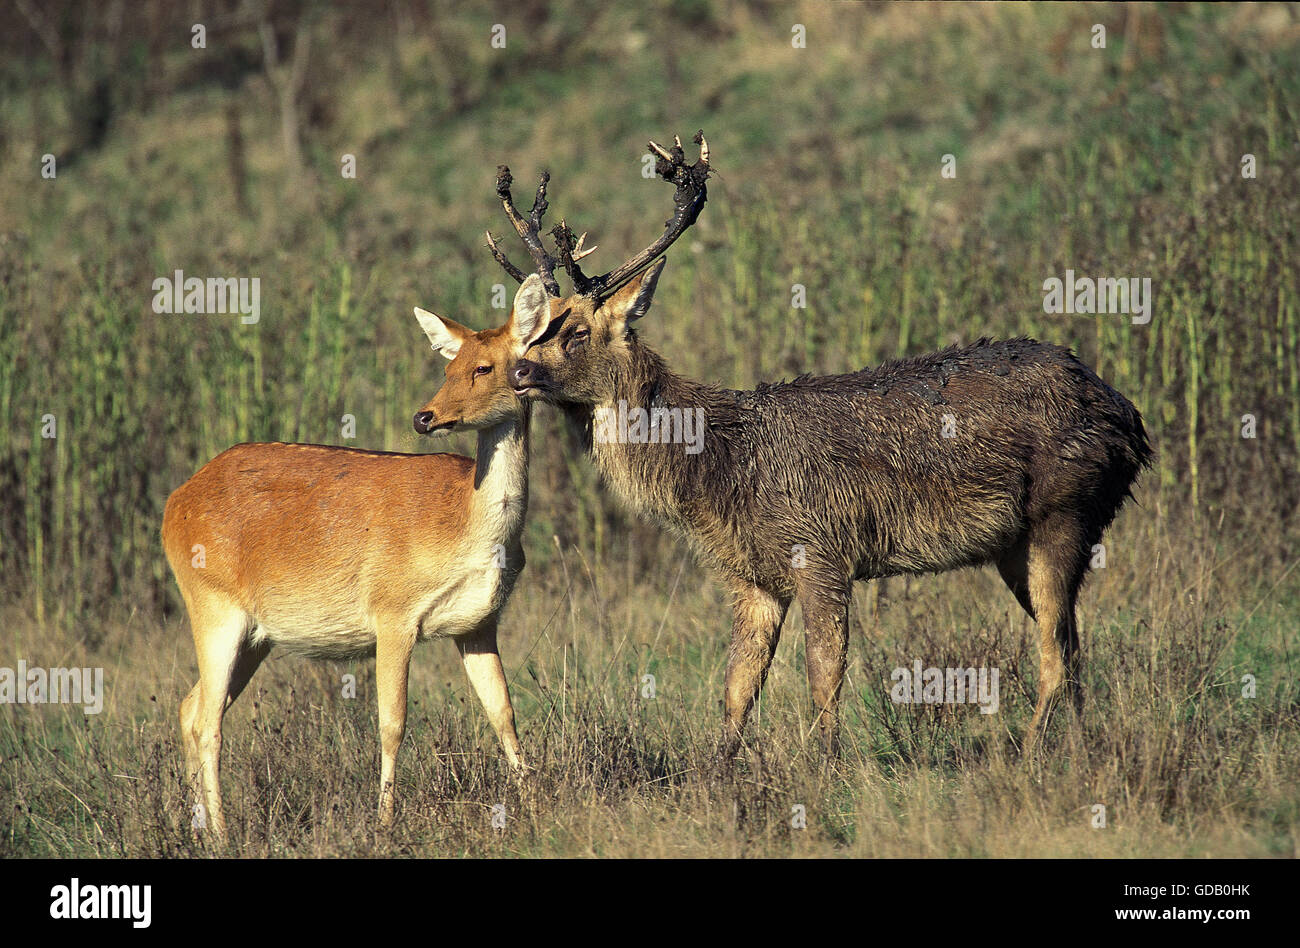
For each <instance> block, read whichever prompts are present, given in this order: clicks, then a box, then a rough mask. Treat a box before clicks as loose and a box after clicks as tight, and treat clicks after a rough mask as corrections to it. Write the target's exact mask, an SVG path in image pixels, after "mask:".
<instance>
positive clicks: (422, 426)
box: [414, 411, 433, 434]
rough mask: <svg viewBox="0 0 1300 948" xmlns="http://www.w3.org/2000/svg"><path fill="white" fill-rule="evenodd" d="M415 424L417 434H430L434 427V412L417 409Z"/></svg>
mask: <svg viewBox="0 0 1300 948" xmlns="http://www.w3.org/2000/svg"><path fill="white" fill-rule="evenodd" d="M414 425H415V430H416V433H417V434H428V433H429V429H430V428H432V427H433V412H431V411H417V412H416V413H415V419H414Z"/></svg>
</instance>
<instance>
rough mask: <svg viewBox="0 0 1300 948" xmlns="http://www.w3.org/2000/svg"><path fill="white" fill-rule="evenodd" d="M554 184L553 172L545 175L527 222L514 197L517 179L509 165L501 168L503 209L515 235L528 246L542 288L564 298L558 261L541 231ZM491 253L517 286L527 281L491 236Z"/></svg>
mask: <svg viewBox="0 0 1300 948" xmlns="http://www.w3.org/2000/svg"><path fill="white" fill-rule="evenodd" d="M550 180H551V175H550V172H547V171H543V172H542V177H541V181H540V182H539V183H538V185H537V196H536V197H535V198H533V207H532V210H531V211H529V213H528V217H527V219H525V218H524V216H523V215H522V214H520V213H519V211H518V210H516V209H515V201H514V197H513V196H512V195H511V194H510V186H511V184H513V183H514V178H513V176H512V175H511V174H510V169H509V168H508V167H506V166H505V165H501V166H499V167H498V168H497V182H496V187H497V197H498V198H500V199H501V206H502V207H504V208H505V211H506V217H508V218H509V219H510V223H511V225H512V226H513V227H514V229H515V233H517V234H518V235H519V238H520V239H521V240H522V241H523V242H524V246H525V247H527V248H528V254H529V256H531V257H532V258H533V262H534V263H535V264H537V273H538V275H539V276H541V278H542V284H543V285H544V286H545V287H546V292H547V293H549V294H550V295H551V296H556V297H558V296H559V295H560V284H559V283H557V282H556V280H555V272H554V271H555V264H556V262H557V261H556V259H555V258H554V257H552V256H551V255H550V254H549V253H547V252H546V248H545V247H544V246H543V245H542V238H541V234H540V231H541V227H542V216H543V215H544V214H545V213H546V209H547V207H548V204H547V203H546V185H547V183H548V182H549V181H550ZM488 249H489V250H491V251H492V256H493V257H494V258H496V261H497V263H499V264H501V267H502V268H503V269H504V270H505V271H506V273H508V274H510V276H511V277H513V278H514V279H515V280H516V281H517V282H519V283H522V282H524V280H525V279H526V278H527V277H526V275H525V274H524V272H523V271H522V270H520V269H519V268H518V267H516V266H515V265H514V264H512V263H511V262H510V261H509V260H508V259H507V258H506V255H505V254H504V253H503V252H502V251H501V249H500V248H499V247H498V246H497V245H496V241H495V240H493V239H492V235H491V234H490V233H489V234H488Z"/></svg>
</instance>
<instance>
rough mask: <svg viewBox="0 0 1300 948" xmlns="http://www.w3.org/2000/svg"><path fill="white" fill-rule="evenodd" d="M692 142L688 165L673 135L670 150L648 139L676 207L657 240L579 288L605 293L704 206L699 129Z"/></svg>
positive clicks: (705, 151) (705, 160) (703, 146)
mask: <svg viewBox="0 0 1300 948" xmlns="http://www.w3.org/2000/svg"><path fill="white" fill-rule="evenodd" d="M695 144H697V145H699V146H700V158H699V160H698V161H696V162H695V164H693V165H688V164H686V154H685V152H684V151H683V150H682V140H681V138H679V137H677V136H675V135H674V136H673V147H672V149H671V150H669V149H667V148H664V147H663V146H661V145H658V144H656V143H655V142H651V143H650V150H651V151H653V152H654V153H655V154H656V155H658V156H659V159H658V160H657V161H656V162H655V173H656V174H657V175H659V177H661V178H663V179H664V180H665V181H667V182H669V183H670V184H673V185H676V187H677V190H676V191H675V192H674V194H673V205H674V206H675V208H676V210H675V211H674V212H673V216H672V217H670V218H668V220H667V221H665V222H664V232H663V234H661V235H660V237H659V239H658V240H656V241H655V242H654V243H652V244H651V245H650V246H649V247H646V248H645V249H644V250H642V251H641V252H640V253H638V254H637V255H636V256H635V257H633V258H632V259H630V260H628V261H627V262H626V263H624V264H623V265H622V266H619V267H615V268H614V269H613V270H611V271H609V273H606V274H605V275H604V276H598V277H592V278H591V279H589V280H587V281H586V282H587V284H588V287H589V288H588V289H587V290H580V291H579V292H585V293H587V294H588V295H594V296H598V297H605V296H608V295H609V294H611V293H613V292H614V291H615V290H617V289H618V288H619V287H620V286H622V285H623V284H625V283H627V282H628V281H629V280H631V279H632V278H633V277H634V276H636V275H637V274H638V273H640V272H641V271H642V270H644V269H645V268H646V267H648V266H649V265H650V264H651V263H653V262H654V261H655V259H656V258H657V257H659V256H661V255H662V254H663V252H664V251H665V250H667V249H668V248H669V247H670V246H672V244H673V242H674V241H675V240H677V238H678V237H680V236H681V235H682V234H683V233H685V231H686V229H687V228H688V227H690V226H691V225H692V224H694V223H695V221H696V218H698V217H699V216H700V211H701V210H703V208H704V202H705V201H707V200H708V188H707V187H706V186H705V182H706V181H707V180H708V177H709V173H710V169H709V143H708V142H707V141H705V139H704V130H703V129H700V130H699V131H698V132H696V133H695ZM563 258H564V250H563V248H561V259H563ZM565 267H566V269H567V268H568V261H567V260H566V261H565ZM569 272H570V275H571V276H572V274H573V271H572V270H570V271H569ZM575 285H576V281H575Z"/></svg>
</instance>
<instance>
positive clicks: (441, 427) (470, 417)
mask: <svg viewBox="0 0 1300 948" xmlns="http://www.w3.org/2000/svg"><path fill="white" fill-rule="evenodd" d="M550 316H551V298H550V296H549V294H548V293H547V292H546V288H545V287H544V286H543V285H542V280H541V277H539V276H538V275H537V274H533V275H532V276H530V277H528V279H526V280H524V281H523V285H522V286H520V287H519V292H518V293H516V294H515V305H514V308H513V309H512V310H511V312H510V320H509V321H508V322H507V323H506V324H505V325H504V326H499V327H498V328H496V329H484V330H481V331H479V332H475V331H474V330H472V329H467V328H466V327H464V326H462V325H460V323H456V322H453V321H452V320H450V319H446V318H443V317H441V316H435V315H434V314H433V313H430V312H427V311H425V310H422V309H420V308H419V307H418V306H417V307H416V308H415V318H416V319H417V320H419V323H420V328H421V329H423V330H424V334H425V335H426V336H428V337H429V342H430V344H431V345H432V346H433V350H434V351H435V352H437V353H439V354H440V355H441V356H442V357H443V358H445V359H449V360H450V362H449V364H448V365H447V377H446V379H445V380H444V381H443V383H442V387H441V388H440V389H438V393H437V394H436V395H434V396H433V399H432V400H431V401H430V402H429V403H428V404H427V405H425V406H424V407H423V408H421V409H420V410H419V411H418V412H416V413H415V419H414V424H415V430H416V431H418V432H419V433H420V434H431V433H444V434H445V433H446V432H449V431H478V430H481V429H484V428H492V427H495V426H496V425H499V424H502V423H503V422H506V421H509V420H510V419H511V418H514V417H518V416H519V415H521V414H522V412H523V406H522V405H521V404H520V402H519V399H518V397H517V396H516V395H515V392H514V390H513V386H512V385H511V383H510V378H509V372H510V368H511V365H512V363H513V362H514V361H515V360H516V359H518V358H519V357H520V356H521V355H523V353H524V351H525V350H526V349H527V348H528V346H529V345H530V344H531V343H532V342H533V341H534V340H535V339H536V338H537V337H538V336H539V335H541V333H542V331H543V330H544V329H545V328H546V326H547V324H548V322H549V320H550Z"/></svg>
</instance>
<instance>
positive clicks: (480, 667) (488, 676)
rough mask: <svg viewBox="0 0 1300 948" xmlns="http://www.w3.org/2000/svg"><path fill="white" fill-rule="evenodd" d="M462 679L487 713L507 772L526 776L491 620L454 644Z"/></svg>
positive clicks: (495, 634) (525, 766) (493, 619)
mask: <svg viewBox="0 0 1300 948" xmlns="http://www.w3.org/2000/svg"><path fill="white" fill-rule="evenodd" d="M456 647H457V648H459V649H460V657H461V660H462V661H463V662H464V663H465V675H466V676H467V677H468V678H469V681H470V684H471V685H473V686H474V692H475V694H477V695H478V700H479V701H480V702H481V703H482V705H483V710H484V711H485V712H486V713H487V717H488V722H489V723H490V724H491V725H492V730H493V731H495V732H496V735H497V740H499V741H500V742H501V748H502V749H503V750H504V751H505V752H506V760H507V761H509V762H510V769H511V770H512V771H514V772H515V773H516V774H517V775H519V776H524V775H525V774H527V772H528V765H527V764H526V763H524V755H523V748H522V747H521V746H520V744H519V735H518V734H516V733H515V709H514V707H513V706H512V705H511V704H510V690H509V688H508V687H507V685H506V675H505V671H504V669H502V667H501V654H500V653H499V652H498V651H497V623H496V617H495V616H493V617H492V618H491V619H490V620H489V621H488V622H487V623H486V624H485V625H484V626H483V627H481V628H479V629H477V630H476V631H474V632H472V633H470V634H469V635H467V636H464V637H463V638H459V639H457V640H456Z"/></svg>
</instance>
